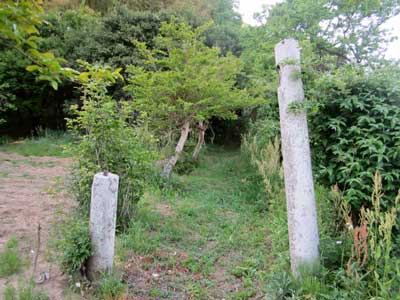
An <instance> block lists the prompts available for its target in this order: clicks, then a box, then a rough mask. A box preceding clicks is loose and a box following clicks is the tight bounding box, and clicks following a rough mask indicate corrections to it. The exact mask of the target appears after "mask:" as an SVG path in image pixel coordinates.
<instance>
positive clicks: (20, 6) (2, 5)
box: [0, 0, 74, 111]
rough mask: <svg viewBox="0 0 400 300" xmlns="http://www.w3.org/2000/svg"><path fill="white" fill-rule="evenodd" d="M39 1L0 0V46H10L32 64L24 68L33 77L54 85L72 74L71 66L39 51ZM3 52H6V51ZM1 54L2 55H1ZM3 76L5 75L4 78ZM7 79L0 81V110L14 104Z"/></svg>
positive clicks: (56, 85)
mask: <svg viewBox="0 0 400 300" xmlns="http://www.w3.org/2000/svg"><path fill="white" fill-rule="evenodd" d="M41 3H42V2H41V1H39V0H33V1H26V0H22V1H13V0H6V1H2V2H0V50H7V51H8V50H10V49H11V50H13V51H14V52H16V53H18V54H17V55H19V56H22V59H25V61H26V60H27V62H28V63H30V64H32V65H28V64H27V66H26V70H28V71H30V72H36V73H37V74H38V76H37V79H39V80H44V81H47V82H49V83H50V84H51V86H52V87H53V88H54V89H57V88H58V85H59V83H60V82H61V80H62V78H63V77H64V76H67V77H69V76H72V75H73V74H74V71H73V70H72V69H68V68H63V67H62V65H61V64H62V63H63V62H64V60H63V59H61V58H57V57H55V56H54V54H53V53H52V52H40V51H39V50H38V49H39V41H40V33H39V30H38V26H40V25H41V24H42V23H43V17H42V13H43V8H42V6H41ZM5 55H9V53H6V54H5ZM3 57H4V56H3ZM4 80H7V79H4ZM9 88H10V85H9V83H7V82H6V83H4V82H1V83H0V101H1V102H0V111H4V110H7V109H10V108H15V105H14V104H13V103H12V101H13V100H15V96H14V95H12V94H11V93H9V92H8V91H7V89H9Z"/></svg>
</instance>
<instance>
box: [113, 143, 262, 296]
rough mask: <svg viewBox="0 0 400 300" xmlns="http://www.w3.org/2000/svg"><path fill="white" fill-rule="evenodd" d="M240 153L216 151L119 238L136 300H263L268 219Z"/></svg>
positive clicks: (143, 206)
mask: <svg viewBox="0 0 400 300" xmlns="http://www.w3.org/2000/svg"><path fill="white" fill-rule="evenodd" d="M248 168H249V166H248V165H246V164H245V163H244V162H242V161H241V159H240V155H239V152H238V151H227V150H226V149H224V150H223V149H219V148H212V149H209V150H208V151H207V154H206V155H205V156H204V157H203V158H202V160H201V162H200V166H199V167H198V168H196V169H195V170H194V171H193V172H192V173H191V174H189V175H182V176H177V177H175V179H174V181H173V187H172V188H170V189H164V190H159V189H154V188H153V189H151V190H149V191H148V192H147V193H146V196H145V199H143V200H142V201H141V202H140V204H139V208H138V212H137V218H135V220H134V221H133V222H132V224H131V228H130V229H129V231H128V232H127V233H125V234H123V235H120V236H119V240H118V254H119V258H120V261H121V262H120V267H121V268H122V269H123V271H124V273H125V280H126V281H127V282H128V284H129V294H131V295H134V296H135V297H137V298H135V299H199V300H200V299H258V298H260V297H262V294H263V293H262V290H263V286H264V284H265V278H266V271H267V269H268V259H269V258H268V255H267V254H268V251H269V245H268V235H267V228H266V221H267V215H266V213H262V212H260V211H259V205H256V202H255V198H256V196H257V195H256V193H257V188H256V187H255V186H252V184H253V183H251V182H252V181H251V180H249V178H248V176H250V175H249V174H253V173H251V172H249V169H248Z"/></svg>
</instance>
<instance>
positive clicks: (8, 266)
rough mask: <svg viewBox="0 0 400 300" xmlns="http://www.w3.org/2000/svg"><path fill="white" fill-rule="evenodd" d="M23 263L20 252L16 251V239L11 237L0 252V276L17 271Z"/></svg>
mask: <svg viewBox="0 0 400 300" xmlns="http://www.w3.org/2000/svg"><path fill="white" fill-rule="evenodd" d="M22 266H23V263H22V260H21V254H20V253H19V251H18V240H17V238H16V237H12V238H11V239H10V240H9V241H8V242H7V243H6V244H5V247H4V250H3V252H1V253H0V277H7V276H10V275H13V274H15V273H18V272H19V271H20V270H21V269H22Z"/></svg>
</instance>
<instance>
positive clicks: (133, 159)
mask: <svg viewBox="0 0 400 300" xmlns="http://www.w3.org/2000/svg"><path fill="white" fill-rule="evenodd" d="M84 65H85V67H86V68H87V70H88V71H87V72H83V73H81V75H80V77H79V80H80V81H81V83H82V93H83V95H82V102H83V106H82V107H81V108H79V107H78V106H73V107H72V110H73V112H74V114H75V118H71V119H69V120H68V126H69V128H70V130H71V131H72V132H73V134H74V135H75V136H76V138H77V140H78V143H76V144H75V145H73V146H72V149H71V152H72V154H73V156H74V158H75V162H76V164H75V168H74V171H73V176H74V178H73V188H72V190H73V192H74V193H75V195H76V197H77V200H78V201H79V203H80V204H81V206H82V208H83V211H84V212H86V213H88V212H89V206H90V190H91V184H92V180H93V176H94V175H95V174H96V173H97V172H100V171H104V170H107V171H109V172H112V173H115V174H117V175H119V177H120V187H119V194H118V209H117V224H118V226H119V228H124V227H126V226H127V225H128V224H129V220H130V219H131V218H132V217H133V215H134V213H135V205H136V203H137V202H138V201H139V199H140V198H141V196H142V195H143V192H144V186H145V183H146V176H147V175H149V174H150V171H151V169H152V165H153V164H152V162H153V160H154V158H155V156H154V153H153V151H152V150H151V149H152V148H151V147H152V143H153V139H152V136H151V135H150V134H149V133H148V132H147V131H146V127H145V123H143V121H142V119H143V118H142V116H138V115H137V114H136V113H135V112H134V108H133V107H132V103H131V102H129V101H120V102H117V101H115V100H114V99H113V98H112V97H110V96H108V95H107V88H108V87H109V86H111V85H112V84H113V83H114V82H116V80H117V78H121V75H119V71H120V70H116V71H111V69H110V68H101V67H98V66H95V67H92V66H90V65H88V64H84Z"/></svg>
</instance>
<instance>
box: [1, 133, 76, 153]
mask: <svg viewBox="0 0 400 300" xmlns="http://www.w3.org/2000/svg"><path fill="white" fill-rule="evenodd" d="M72 142H73V139H72V137H71V136H70V135H69V134H68V133H65V132H62V131H51V130H41V131H40V132H39V135H38V136H33V137H30V138H25V139H19V140H6V141H5V142H4V143H2V144H1V143H0V151H5V152H10V153H17V154H20V155H24V156H56V157H68V156H70V154H69V152H68V151H67V150H66V149H65V147H66V146H67V145H68V144H70V143H72Z"/></svg>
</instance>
